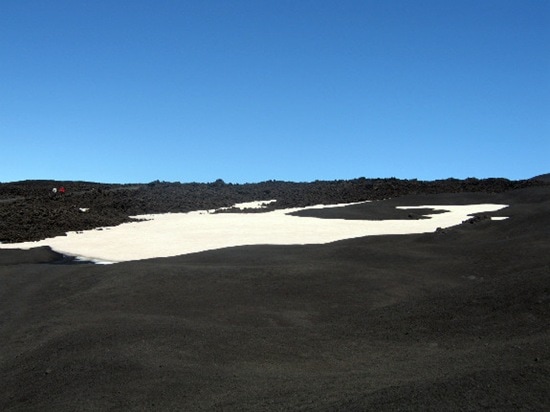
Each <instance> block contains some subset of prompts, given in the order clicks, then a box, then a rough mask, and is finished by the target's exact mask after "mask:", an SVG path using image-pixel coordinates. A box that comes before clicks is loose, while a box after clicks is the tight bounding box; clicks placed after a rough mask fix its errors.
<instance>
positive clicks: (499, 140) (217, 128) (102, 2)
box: [0, 0, 550, 183]
mask: <svg viewBox="0 0 550 412" xmlns="http://www.w3.org/2000/svg"><path fill="white" fill-rule="evenodd" d="M0 151H1V152H0V153H1V156H0V159H1V163H0V181H3V182H7V181H15V180H22V179H59V180H88V181H100V182H121V183H125V182H150V181H152V180H156V179H159V180H166V181H181V182H191V181H196V182H210V181H213V180H216V179H218V178H221V179H224V180H225V181H226V182H233V183H244V182H258V181H263V180H269V179H276V180H289V181H312V180H316V179H319V180H333V179H349V178H356V177H361V176H365V177H392V176H394V177H398V178H418V179H423V180H432V179H438V178H447V177H456V178H465V177H470V176H471V177H479V178H483V177H507V178H511V179H520V178H528V177H531V176H534V175H537V174H541V173H547V172H550V160H549V159H550V1H548V0H517V1H507V0H472V1H469V0H468V1H466V0H448V1H446V0H426V1H424V0H414V1H411V0H360V1H346V0H332V1H323V0H246V1H245V0H234V1H231V0H224V1H222V0H218V1H214V0H193V1H192V0H189V1H184V0H125V1H123V0H94V1H85V0H49V1H45V0H40V1H38V0H2V1H0Z"/></svg>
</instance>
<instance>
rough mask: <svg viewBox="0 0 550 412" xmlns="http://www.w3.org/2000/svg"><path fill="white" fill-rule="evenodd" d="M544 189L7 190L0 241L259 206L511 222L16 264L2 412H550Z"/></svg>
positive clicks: (515, 184)
mask: <svg viewBox="0 0 550 412" xmlns="http://www.w3.org/2000/svg"><path fill="white" fill-rule="evenodd" d="M547 181H548V179H547V176H546V177H544V176H543V177H541V178H539V179H536V180H527V181H508V180H504V179H489V180H477V179H468V180H443V181H438V182H417V181H400V180H396V179H381V180H368V179H357V180H353V181H337V182H314V183H302V184H299V183H286V182H266V183H260V184H253V185H229V184H224V183H223V182H221V181H218V182H215V183H212V184H179V183H162V182H154V183H151V184H146V185H100V184H93V183H82V182H47V181H41V182H18V183H10V184H2V185H0V213H1V215H0V222H1V224H2V228H1V230H0V234H1V239H2V241H16V240H30V239H38V238H41V237H45V236H52V235H55V234H60V233H62V232H64V231H65V230H77V229H85V228H92V227H95V226H103V225H107V224H113V225H114V224H118V223H120V222H123V221H125V220H127V219H128V216H132V215H134V214H138V213H151V212H166V211H187V210H192V209H206V208H217V207H220V206H230V205H231V204H233V203H236V202H243V201H251V200H262V199H263V200H270V199H277V203H276V204H275V207H288V206H303V205H311V204H317V203H342V202H352V201H360V200H377V199H386V200H380V201H377V202H372V203H367V204H364V205H356V206H352V207H345V208H340V209H338V210H336V211H335V210H330V209H326V210H325V209H323V210H321V211H314V213H315V215H316V216H317V217H319V218H334V217H338V218H349V219H360V218H364V219H365V218H373V219H387V218H393V217H394V214H393V213H394V212H393V211H394V210H395V206H396V205H399V204H408V205H422V204H432V205H434V204H435V205H437V204H442V205H444V204H447V205H449V204H471V203H499V204H507V205H509V207H508V208H506V209H503V215H505V216H508V219H506V220H503V221H492V220H490V219H484V218H483V217H478V218H474V219H471V220H470V221H468V222H465V223H463V224H460V225H457V226H454V227H451V228H448V229H445V230H441V231H436V232H434V233H425V234H415V235H399V236H370V237H363V238H356V239H348V240H343V241H338V242H333V243H329V244H325V245H301V246H297V245H295V246H272V245H264V246H243V247H234V248H226V249H219V250H214V251H209V252H202V253H196V254H189V255H183V256H176V257H171V258H157V259H150V260H143V261H133V262H125V263H117V264H114V265H106V266H105V265H94V264H79V265H75V264H59V263H66V262H65V261H64V260H63V257H62V256H60V255H59V254H57V253H54V252H53V251H51V250H49V249H48V248H39V249H32V250H28V251H23V250H0V348H1V350H0V382H1V385H0V410H2V411H75V410H79V411H119V410H135V411H149V410H150V411H181V410H185V411H195V410H197V411H199V410H208V411H222V410H223V411H243V410H245V411H287V410H288V411H296V410H299V411H371V410H376V411H396V410H406V411H409V410H412V411H478V410H490V411H515V410H526V411H527V410H529V411H544V410H550V344H549V342H550V328H549V326H550V253H549V251H550V185H548V184H547V183H545V182H547ZM61 185H63V186H65V188H66V193H65V194H64V195H58V194H56V195H53V194H51V193H50V192H51V188H52V187H54V186H57V187H59V186H61ZM79 207H89V208H90V211H89V212H87V213H81V212H79V211H78V208H79ZM405 218H407V217H405Z"/></svg>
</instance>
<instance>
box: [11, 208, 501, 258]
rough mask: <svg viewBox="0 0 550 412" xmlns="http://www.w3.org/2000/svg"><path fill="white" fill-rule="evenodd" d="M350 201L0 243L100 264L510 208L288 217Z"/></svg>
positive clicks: (424, 226)
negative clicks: (385, 216) (388, 216)
mask: <svg viewBox="0 0 550 412" xmlns="http://www.w3.org/2000/svg"><path fill="white" fill-rule="evenodd" d="M270 202H273V201H260V202H250V203H246V204H238V205H235V206H234V207H236V208H253V207H256V208H258V207H260V208H261V207H265V205H266V204H268V203H270ZM360 203H364V202H360ZM348 205H350V204H347V205H316V206H310V207H307V208H292V209H281V210H274V211H269V212H261V213H239V212H232V213H213V212H214V211H208V210H203V211H194V212H189V213H165V214H151V215H139V216H133V217H135V218H137V219H144V220H142V221H140V222H131V223H124V224H121V225H119V226H115V227H104V228H97V229H94V230H86V231H81V232H69V233H67V235H66V236H57V237H53V238H49V239H44V240H40V241H36V242H22V243H9V244H0V248H1V249H8V248H9V249H15V248H17V249H30V248H33V247H38V246H50V247H51V248H52V249H53V250H55V251H57V252H59V253H63V254H65V255H70V256H77V257H79V258H81V259H85V260H92V261H95V262H97V263H115V262H123V261H130V260H141V259H149V258H156V257H168V256H177V255H183V254H188V253H195V252H202V251H206V250H213V249H220V248H225V247H232V246H244V245H262V244H266V245H267V244H269V245H293V244H297V245H303V244H324V243H329V242H334V241H338V240H343V239H350V238H356V237H363V236H373V235H395V234H413V233H426V232H433V231H435V230H436V229H437V228H447V227H450V226H455V225H457V224H460V223H462V222H463V221H464V220H467V219H468V218H469V217H470V215H471V214H474V213H483V212H494V211H497V210H500V209H503V208H505V207H507V205H501V204H474V205H461V206H456V205H445V206H442V205H437V206H435V205H424V206H399V207H398V208H400V209H426V208H428V209H434V210H438V211H441V210H444V211H445V212H444V213H438V214H433V215H429V218H428V219H420V220H413V219H410V220H344V219H321V218H315V217H299V216H291V215H289V213H291V212H296V211H299V210H305V209H312V208H326V207H343V206H348ZM502 218H503V217H501V218H500V219H502ZM494 219H495V220H497V219H498V218H494Z"/></svg>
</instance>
